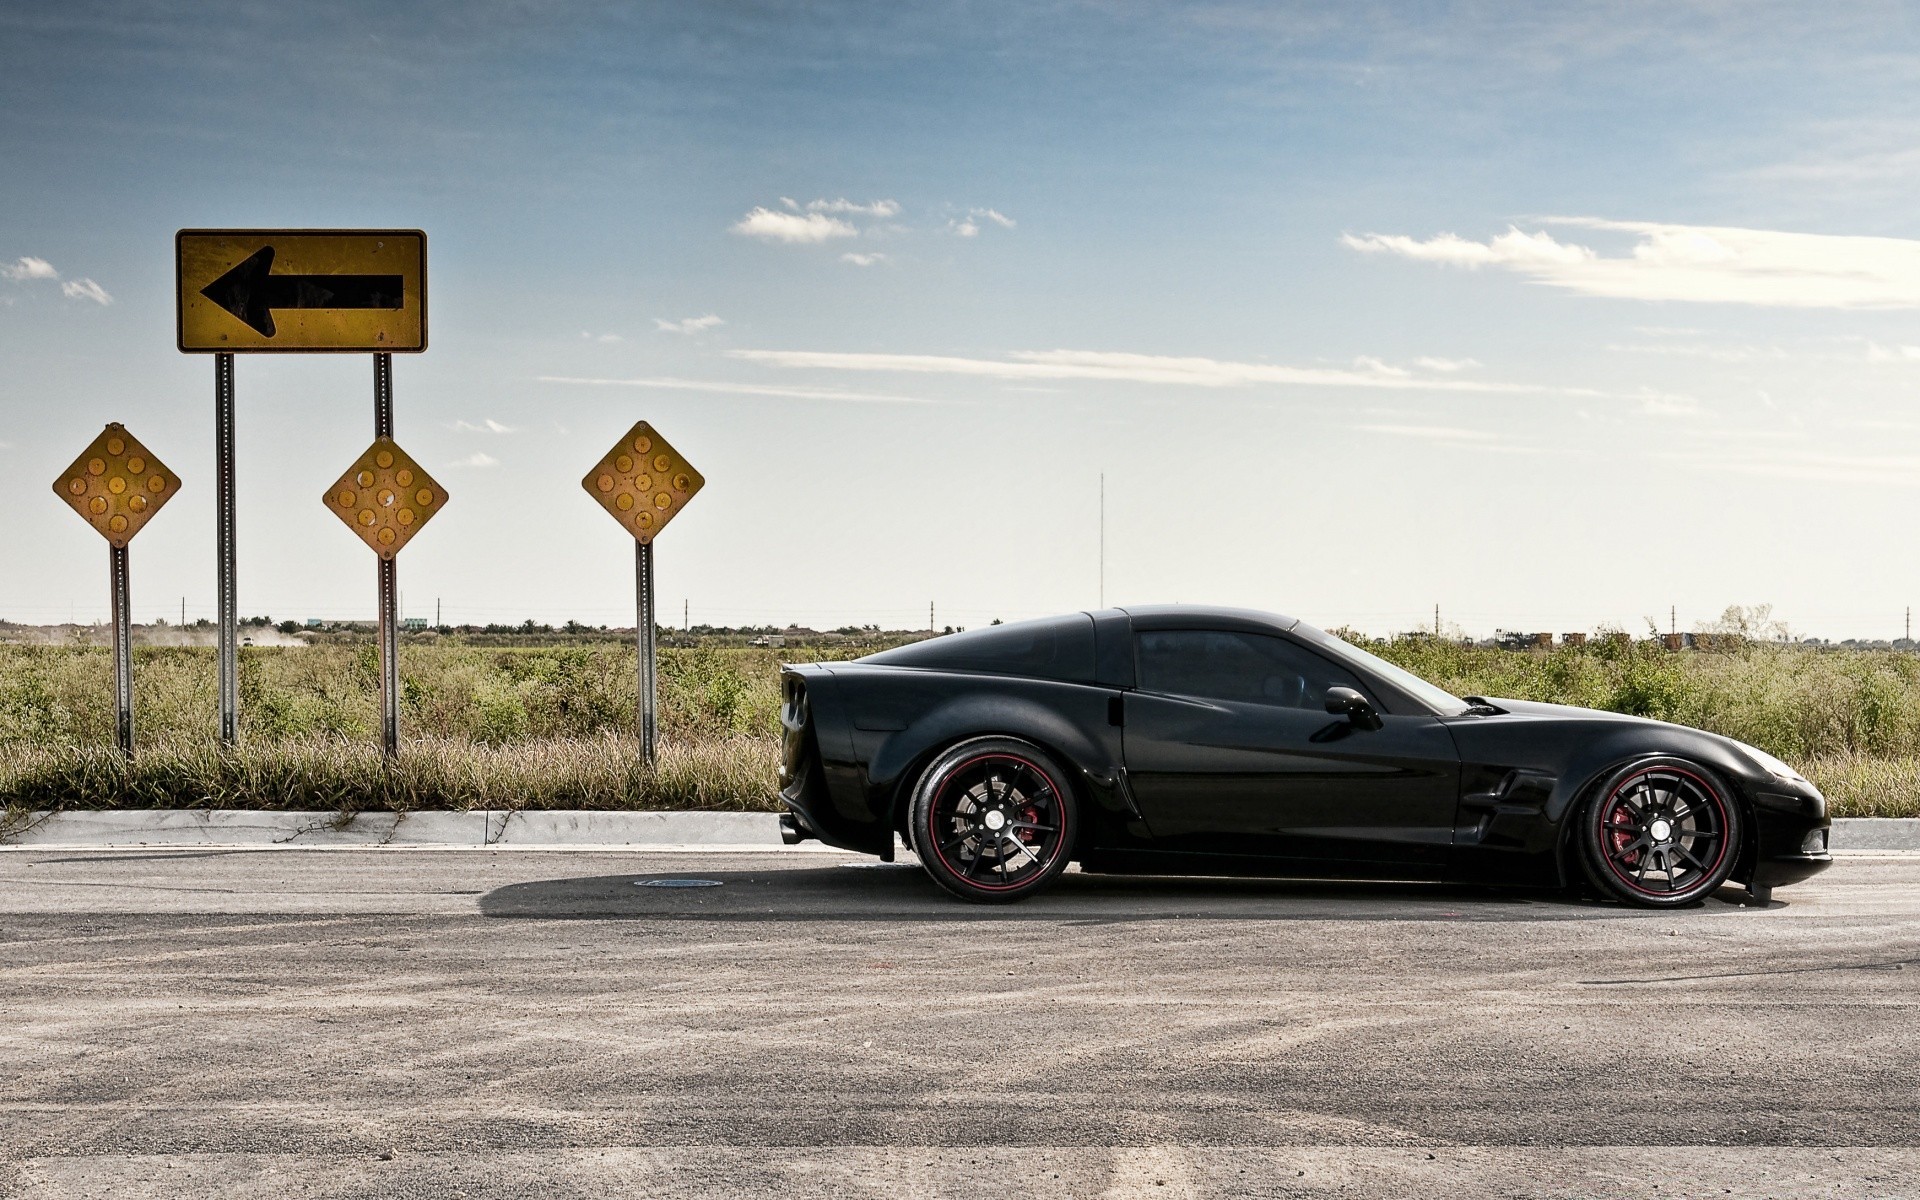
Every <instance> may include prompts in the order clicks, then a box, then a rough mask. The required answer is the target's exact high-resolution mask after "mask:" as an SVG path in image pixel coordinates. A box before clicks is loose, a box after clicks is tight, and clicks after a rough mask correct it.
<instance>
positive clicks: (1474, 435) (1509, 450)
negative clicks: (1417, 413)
mask: <svg viewBox="0 0 1920 1200" xmlns="http://www.w3.org/2000/svg"><path fill="white" fill-rule="evenodd" d="M1354 428H1355V429H1358V430H1359V431H1360V432H1362V433H1379V434H1385V435H1386V436H1388V437H1401V438H1412V439H1414V440H1415V441H1422V442H1432V443H1434V444H1436V445H1441V446H1453V447H1458V448H1460V449H1467V450H1492V451H1495V452H1498V453H1501V454H1528V453H1532V452H1533V449H1534V448H1533V447H1531V446H1516V445H1514V444H1512V443H1510V442H1508V441H1507V440H1506V439H1505V438H1503V437H1501V436H1500V435H1499V434H1497V433H1489V432H1487V431H1486V430H1484V429H1462V428H1460V427H1458V426H1454V425H1356V426H1354Z"/></svg>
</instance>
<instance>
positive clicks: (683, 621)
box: [680, 599, 693, 633]
mask: <svg viewBox="0 0 1920 1200" xmlns="http://www.w3.org/2000/svg"><path fill="white" fill-rule="evenodd" d="M680 630H681V632H682V633H692V632H693V601H691V600H687V599H682V600H681V601H680Z"/></svg>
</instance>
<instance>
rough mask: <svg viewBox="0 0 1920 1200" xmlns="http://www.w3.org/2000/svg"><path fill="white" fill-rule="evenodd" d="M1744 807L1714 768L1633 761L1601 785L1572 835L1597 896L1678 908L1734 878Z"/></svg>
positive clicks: (1674, 761)
mask: <svg viewBox="0 0 1920 1200" xmlns="http://www.w3.org/2000/svg"><path fill="white" fill-rule="evenodd" d="M1742 826H1743V822H1742V816H1741V812H1740V802H1739V800H1738V799H1736V798H1735V796H1734V794H1733V791H1732V789H1731V788H1729V787H1728V786H1727V784H1726V782H1725V781H1724V780H1722V779H1721V778H1720V777H1719V775H1717V774H1716V773H1715V772H1713V771H1712V770H1709V769H1708V768H1706V767H1703V766H1701V765H1700V764H1699V763H1696V762H1692V761H1690V760H1688V759H1684V758H1666V757H1662V758H1649V759H1642V760H1640V761H1638V762H1634V763H1629V764H1628V765H1626V766H1624V767H1621V768H1620V769H1618V770H1616V771H1614V772H1613V773H1611V774H1610V775H1608V776H1607V777H1606V778H1605V779H1603V780H1601V782H1600V784H1599V786H1598V787H1596V788H1595V789H1594V791H1593V795H1592V797H1591V798H1590V799H1589V800H1588V801H1587V803H1586V805H1585V807H1583V808H1582V809H1581V811H1580V815H1579V817H1578V820H1577V825H1576V828H1575V829H1574V833H1573V836H1574V838H1575V840H1576V841H1577V843H1578V851H1579V856H1580V863H1581V866H1582V867H1583V868H1584V870H1585V874H1586V877H1587V879H1588V881H1589V882H1591V883H1592V884H1593V886H1594V887H1595V888H1596V889H1598V890H1599V892H1600V893H1601V894H1602V895H1603V896H1606V897H1608V898H1610V899H1613V900H1618V901H1620V902H1622V903H1625V904H1632V905H1635V906H1637V907H1641V908H1678V907H1680V906H1682V905H1686V904H1693V903H1696V902H1697V901H1700V900H1702V899H1705V898H1706V897H1707V896H1710V895H1712V894H1713V893H1714V891H1715V890H1716V889H1718V888H1719V887H1720V885H1721V884H1723V883H1725V882H1726V881H1727V877H1728V876H1729V875H1730V874H1732V873H1733V867H1734V863H1735V862H1736V861H1737V860H1738V859H1739V857H1740V839H1741V835H1742V833H1743V827H1742Z"/></svg>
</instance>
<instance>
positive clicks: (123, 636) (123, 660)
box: [107, 546, 133, 755]
mask: <svg viewBox="0 0 1920 1200" xmlns="http://www.w3.org/2000/svg"><path fill="white" fill-rule="evenodd" d="M107 554H108V555H109V558H108V561H107V575H108V578H109V579H110V580H111V581H112V582H111V585H110V586H111V587H112V589H113V707H114V721H113V740H114V743H115V744H116V745H118V746H119V747H120V753H122V754H129V755H130V754H132V753H133V618H132V616H131V614H130V610H131V609H132V608H133V597H132V596H131V595H130V594H129V591H128V584H127V548H126V547H125V546H109V547H108V548H107Z"/></svg>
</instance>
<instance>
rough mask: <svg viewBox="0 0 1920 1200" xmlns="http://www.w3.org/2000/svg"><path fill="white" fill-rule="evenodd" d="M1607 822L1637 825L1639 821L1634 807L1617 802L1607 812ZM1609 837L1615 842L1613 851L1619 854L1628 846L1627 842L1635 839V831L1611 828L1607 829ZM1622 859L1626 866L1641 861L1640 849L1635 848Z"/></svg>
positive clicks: (1610, 823)
mask: <svg viewBox="0 0 1920 1200" xmlns="http://www.w3.org/2000/svg"><path fill="white" fill-rule="evenodd" d="M1607 824H1609V825H1635V824H1638V822H1637V821H1636V820H1635V818H1634V813H1633V809H1631V808H1629V807H1627V806H1626V805H1625V804H1615V805H1614V806H1613V809H1612V811H1610V812H1609V813H1607ZM1607 837H1608V838H1609V839H1611V840H1612V842H1613V852H1614V853H1615V854H1619V853H1620V852H1621V851H1622V850H1624V849H1626V848H1627V843H1628V842H1631V841H1632V840H1633V832H1632V830H1628V829H1609V830H1607ZM1620 861H1621V862H1622V863H1623V864H1625V865H1626V866H1629V867H1631V866H1633V865H1635V864H1636V863H1638V862H1639V861H1640V851H1638V850H1635V851H1634V852H1633V853H1632V854H1629V855H1627V856H1626V857H1625V858H1622V859H1621V860H1620Z"/></svg>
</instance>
